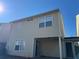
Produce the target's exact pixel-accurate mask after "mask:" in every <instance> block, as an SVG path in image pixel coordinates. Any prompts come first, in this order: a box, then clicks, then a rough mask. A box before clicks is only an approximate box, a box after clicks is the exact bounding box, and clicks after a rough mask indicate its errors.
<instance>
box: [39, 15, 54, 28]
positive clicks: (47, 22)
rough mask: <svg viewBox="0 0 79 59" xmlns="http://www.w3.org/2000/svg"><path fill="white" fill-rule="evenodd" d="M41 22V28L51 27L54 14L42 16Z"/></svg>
mask: <svg viewBox="0 0 79 59" xmlns="http://www.w3.org/2000/svg"><path fill="white" fill-rule="evenodd" d="M39 20H40V23H39V28H44V27H49V26H52V21H53V16H51V15H47V16H41V17H39Z"/></svg>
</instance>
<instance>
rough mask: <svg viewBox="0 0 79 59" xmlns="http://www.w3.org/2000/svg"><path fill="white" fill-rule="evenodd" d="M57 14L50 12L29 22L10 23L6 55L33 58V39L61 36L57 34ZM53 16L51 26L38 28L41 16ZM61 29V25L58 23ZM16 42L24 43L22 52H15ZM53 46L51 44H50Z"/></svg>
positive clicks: (34, 17) (56, 12)
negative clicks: (21, 41)
mask: <svg viewBox="0 0 79 59" xmlns="http://www.w3.org/2000/svg"><path fill="white" fill-rule="evenodd" d="M58 13H59V12H58V11H55V12H51V13H46V14H42V15H38V16H33V17H32V20H31V21H27V20H24V21H19V22H13V23H11V33H10V39H9V41H8V42H7V50H8V54H11V55H17V56H24V57H33V56H34V55H33V54H34V50H33V49H34V43H35V42H34V39H35V38H42V37H58V36H62V35H63V34H60V32H59V29H60V28H59V21H60V19H61V18H60V19H59V16H58V15H59V14H58ZM47 15H52V16H53V20H52V21H53V22H52V26H50V27H45V28H39V23H40V19H38V18H39V17H41V16H47ZM60 27H61V23H60ZM16 40H23V41H25V48H24V50H22V51H15V42H16ZM52 46H53V44H52Z"/></svg>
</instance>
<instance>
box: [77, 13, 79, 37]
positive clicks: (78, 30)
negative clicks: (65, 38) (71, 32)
mask: <svg viewBox="0 0 79 59" xmlns="http://www.w3.org/2000/svg"><path fill="white" fill-rule="evenodd" d="M76 30H77V36H79V14H78V15H76Z"/></svg>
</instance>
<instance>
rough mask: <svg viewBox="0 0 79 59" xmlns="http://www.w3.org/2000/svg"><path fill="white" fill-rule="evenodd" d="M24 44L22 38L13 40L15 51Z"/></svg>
mask: <svg viewBox="0 0 79 59" xmlns="http://www.w3.org/2000/svg"><path fill="white" fill-rule="evenodd" d="M24 46H25V42H24V41H23V40H17V41H16V42H15V50H16V51H20V50H24Z"/></svg>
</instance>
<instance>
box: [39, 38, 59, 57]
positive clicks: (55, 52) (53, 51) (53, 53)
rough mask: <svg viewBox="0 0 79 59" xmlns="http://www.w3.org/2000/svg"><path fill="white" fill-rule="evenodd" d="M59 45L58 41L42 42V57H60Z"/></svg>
mask: <svg viewBox="0 0 79 59" xmlns="http://www.w3.org/2000/svg"><path fill="white" fill-rule="evenodd" d="M58 45H59V43H58V40H54V39H53V40H49V39H48V40H41V42H40V47H41V48H39V49H40V51H41V53H40V55H42V56H48V57H60V56H59V46H58Z"/></svg>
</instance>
